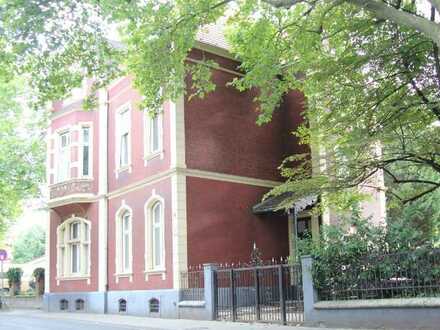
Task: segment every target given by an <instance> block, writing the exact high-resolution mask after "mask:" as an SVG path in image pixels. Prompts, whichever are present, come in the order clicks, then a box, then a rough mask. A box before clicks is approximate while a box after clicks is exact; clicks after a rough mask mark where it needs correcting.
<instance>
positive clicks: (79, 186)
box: [48, 179, 96, 208]
mask: <svg viewBox="0 0 440 330" xmlns="http://www.w3.org/2000/svg"><path fill="white" fill-rule="evenodd" d="M49 196H50V199H49V203H48V204H49V207H51V208H52V207H56V206H62V205H66V204H72V203H91V202H93V201H94V200H96V194H95V193H94V192H93V179H71V180H68V181H63V182H59V183H55V184H53V185H51V186H49Z"/></svg>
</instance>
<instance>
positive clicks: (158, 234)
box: [152, 203, 163, 268]
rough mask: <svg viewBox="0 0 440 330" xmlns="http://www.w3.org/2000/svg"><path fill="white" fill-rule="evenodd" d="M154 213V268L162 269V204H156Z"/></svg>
mask: <svg viewBox="0 0 440 330" xmlns="http://www.w3.org/2000/svg"><path fill="white" fill-rule="evenodd" d="M152 212H153V214H152V215H153V217H152V218H153V268H160V267H162V266H163V265H162V247H163V242H162V239H163V232H162V204H160V203H156V205H155V206H154V207H153V209H152Z"/></svg>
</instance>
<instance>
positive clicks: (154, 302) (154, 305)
mask: <svg viewBox="0 0 440 330" xmlns="http://www.w3.org/2000/svg"><path fill="white" fill-rule="evenodd" d="M149 308H150V313H159V310H160V303H159V299H157V298H151V299H150V301H149Z"/></svg>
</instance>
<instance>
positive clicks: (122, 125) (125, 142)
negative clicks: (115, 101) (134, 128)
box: [117, 109, 130, 167]
mask: <svg viewBox="0 0 440 330" xmlns="http://www.w3.org/2000/svg"><path fill="white" fill-rule="evenodd" d="M117 125H118V127H119V132H118V141H117V142H118V145H119V160H118V165H119V167H124V166H128V165H129V161H130V111H129V109H125V110H124V111H123V112H121V113H119V116H118V123H117Z"/></svg>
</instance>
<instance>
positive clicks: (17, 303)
mask: <svg viewBox="0 0 440 330" xmlns="http://www.w3.org/2000/svg"><path fill="white" fill-rule="evenodd" d="M0 299H1V301H2V308H5V309H6V308H16V309H42V308H43V298H42V297H20V296H18V297H9V296H1V297H0Z"/></svg>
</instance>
